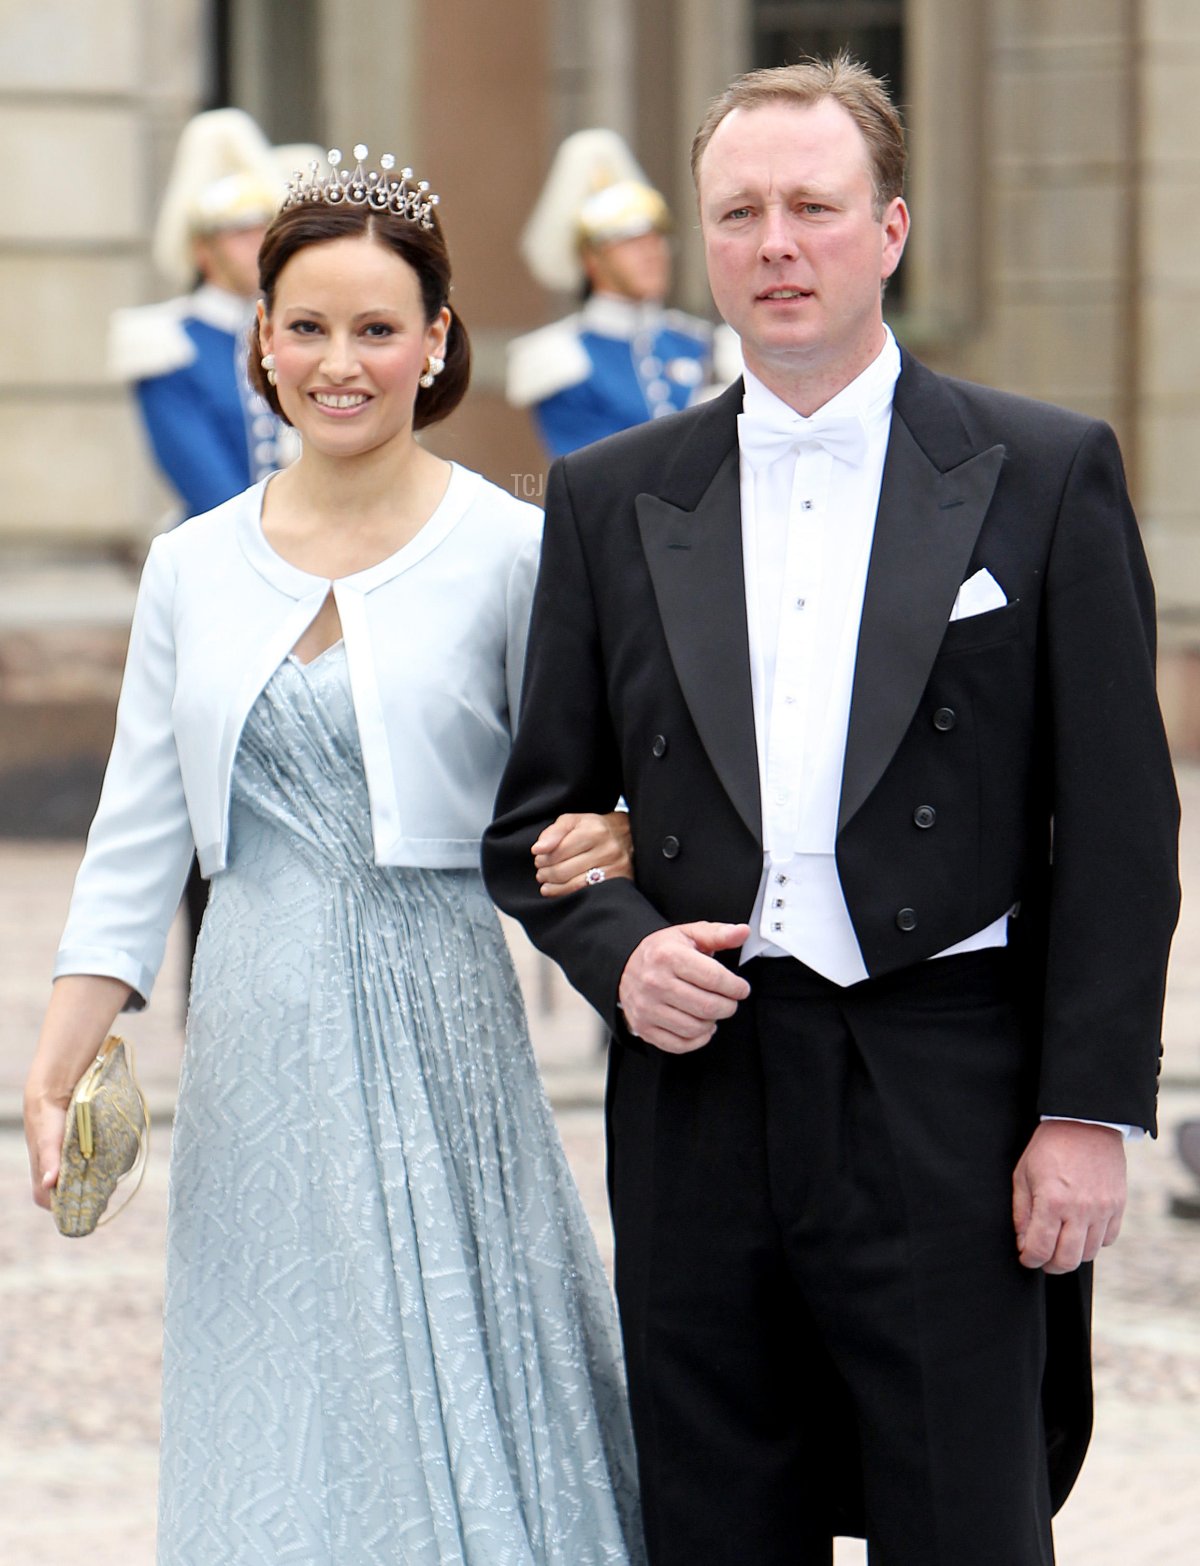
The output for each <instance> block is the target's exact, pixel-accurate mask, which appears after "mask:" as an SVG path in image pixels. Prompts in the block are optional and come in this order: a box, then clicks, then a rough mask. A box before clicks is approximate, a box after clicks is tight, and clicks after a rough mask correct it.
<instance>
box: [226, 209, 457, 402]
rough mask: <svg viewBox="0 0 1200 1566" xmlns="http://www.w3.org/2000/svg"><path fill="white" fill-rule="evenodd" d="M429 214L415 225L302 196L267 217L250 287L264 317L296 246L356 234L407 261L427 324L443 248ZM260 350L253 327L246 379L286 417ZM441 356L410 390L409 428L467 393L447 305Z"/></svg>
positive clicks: (435, 301) (442, 294)
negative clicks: (413, 392) (440, 363)
mask: <svg viewBox="0 0 1200 1566" xmlns="http://www.w3.org/2000/svg"><path fill="white" fill-rule="evenodd" d="M431 220H432V223H433V227H432V228H422V227H421V225H420V224H419V223H413V222H410V221H409V219H408V218H402V217H398V216H397V215H396V214H395V213H392V212H387V211H383V212H380V211H377V210H375V208H373V207H368V206H352V205H350V204H349V203H345V202H344V203H342V204H341V205H340V206H326V205H325V203H323V202H318V201H304V202H299V203H297V205H296V206H294V207H288V208H287V209H286V211H283V212H280V213H279V214H278V216H277V217H276V218H275V219H274V220H273V222H272V223H271V226H270V228H268V229H267V232H266V234H265V235H264V236H263V242H262V246H261V248H260V249H259V252H258V288H259V293H260V294H261V295H262V301H263V308H264V309H265V310H266V313H267V315H268V316H270V314H271V311H272V310H273V308H274V305H275V285H276V284H277V283H278V281H279V274H280V273H281V272H282V271H283V269H284V267H285V266H286V265H287V263H288V262H289V261H290V260H291V259H292V257H293V256H294V255H296V254H298V252H299V251H301V250H307V249H308V247H309V246H310V245H323V244H326V243H328V242H329V241H330V240H331V239H358V238H362V239H373V240H375V241H376V243H378V244H381V245H386V246H387V248H388V249H389V250H391V251H392V252H393V253H394V254H395V255H397V256H399V257H400V259H401V261H405V262H407V264H408V265H409V266H410V267H412V269H413V271H414V272H415V273H416V274H417V281H418V283H419V284H420V285H421V300H422V303H423V304H424V306H425V321H426V324H428V323H430V322H432V321H433V319H434V318H435V316H436V315H437V313H438V311H439V310H440V309H441V308H442V306H443V305H445V304H447V303H448V302H449V299H450V253H449V251H448V250H447V249H446V240H445V236H444V235H443V233H442V230H441V225H440V224H439V223H438V220H437V213H436V211H435V212H434V213H432V215H431ZM261 355H262V350H261V348H260V347H259V343H258V333H257V332H254V333H253V334H252V336H251V340H250V350H249V354H248V356H247V369H248V371H249V374H250V384H251V386H253V387H254V389H255V391H256V392H258V393H259V395H260V396H261V397H262V398H263V399H264V401H265V402H266V403H267V404H268V405H269V406H270V408H271V409H272V410H273V411H274V412H275V413H277V414H278V415H279V417H280V418H281V419H283V420H284V421H285V422H287V423H290V422H291V421H290V420H289V419H288V417H287V414H286V413H284V411H283V409H282V408H281V407H280V405H279V396H278V394H277V392H276V390H275V388H274V386H272V385H271V383H270V382H269V381H268V380H267V376H266V372H265V371H264V370H263V367H262V364H261V362H260V360H261ZM445 358H446V368H445V369H444V370H443V371H442V373H441V374H440V375H439V376H438V377H437V379H436V380H435V381H434V383H433V385H432V386H430V387H424V386H421V387H418V388H417V400H416V403H415V405H414V407H413V429H414V430H423V429H425V428H426V427H427V426H428V425H430V424H437V423H438V421H439V420H441V419H444V418H447V417H448V416H449V415H450V414H451V413H453V412H454V410H455V408H457V407H458V405H459V403H460V402H461V401H462V400H463V398H464V397H465V396H466V394H467V386H468V385H469V383H470V380H471V343H470V339H469V338H468V337H467V329H466V327H465V326H464V325H463V324H462V322H461V321H460V320H459V318H458V315H457V313H456V312H454V311H451V314H450V326H449V329H448V331H447V333H446V347H445Z"/></svg>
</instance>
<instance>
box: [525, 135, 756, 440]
mask: <svg viewBox="0 0 1200 1566" xmlns="http://www.w3.org/2000/svg"><path fill="white" fill-rule="evenodd" d="M670 229H671V214H670V212H669V211H668V209H667V204H666V202H665V201H664V200H663V198H662V196H661V195H660V194H659V192H658V191H657V190H655V189H654V188H653V186H651V185H650V184H649V182H648V181H647V179H646V176H645V174H644V173H643V172H642V170H641V169H640V167H639V166H638V164H637V162H636V161H635V159H634V157H633V154H632V153H631V152H630V150H629V148H628V147H627V146H626V144H625V142H624V141H623V140H622V139H621V137H620V136H618V135H617V134H616V132H615V131H610V130H583V131H577V132H576V133H575V134H574V135H573V136H568V137H567V139H566V141H564V142H563V144H562V146H561V147H560V148H559V149H558V152H557V154H556V156H555V159H554V163H553V165H552V166H551V169H550V174H549V176H548V178H547V180H546V184H545V187H544V189H543V190H542V194H541V196H540V197H539V199H538V202H537V205H536V207H535V208H534V211H533V214H532V216H531V217H530V219H529V222H528V223H527V224H526V226H525V231H524V233H523V234H522V236H521V253H522V255H523V256H524V258H525V261H526V262H527V264H528V266H529V269H530V271H531V272H532V273H533V275H534V277H535V278H536V279H537V281H538V282H539V283H541V284H542V285H543V287H545V288H548V289H551V290H554V291H556V292H562V293H575V294H577V295H581V296H582V304H581V307H580V309H579V310H577V311H576V312H575V313H574V314H572V315H569V316H567V317H566V318H565V319H564V320H561V321H556V322H554V323H553V324H552V325H550V326H544V327H541V328H539V329H538V330H537V331H534V332H529V333H527V334H526V335H525V336H523V337H518V338H517V339H516V340H515V341H513V342H512V343H510V344H509V350H508V381H507V395H508V400H509V402H510V403H511V404H512V405H513V406H514V407H518V408H529V409H530V410H531V411H532V414H533V419H534V423H535V424H536V426H537V429H538V433H539V434H540V436H541V438H542V441H543V443H544V445H545V446H546V449H547V451H548V452H549V453H550V455H551V456H554V457H558V456H562V455H564V454H565V453H566V452H569V451H575V450H576V449H577V448H578V447H580V446H586V445H588V444H590V442H592V441H595V440H600V439H602V438H603V437H604V436H606V435H613V434H615V433H616V432H617V431H618V430H625V429H630V428H631V427H632V426H633V425H635V424H643V423H645V422H646V421H647V420H648V419H654V418H659V417H661V416H662V415H663V414H667V413H675V412H677V411H678V410H679V409H681V408H685V407H687V406H688V405H689V404H690V403H693V402H696V401H699V400H701V399H702V397H703V396H704V395H705V394H706V393H707V392H708V391H710V390H712V389H715V387H719V386H722V385H724V384H726V383H727V382H728V381H730V380H732V379H733V378H734V377H735V376H736V375H738V373H739V372H740V368H741V360H740V355H739V353H738V349H737V339H736V338H735V337H734V336H733V334H732V333H731V332H729V331H728V329H727V328H719V329H717V330H716V331H714V328H713V327H712V326H711V325H710V324H709V323H708V322H707V321H704V320H701V319H700V318H699V317H698V316H694V315H687V314H685V313H684V312H683V311H682V310H669V309H667V308H666V307H665V305H664V300H665V299H666V298H667V295H668V294H669V292H670V288H671V252H670V246H669V243H668V240H667V235H668V233H669V232H670ZM714 383H715V386H714Z"/></svg>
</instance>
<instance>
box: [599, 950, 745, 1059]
mask: <svg viewBox="0 0 1200 1566" xmlns="http://www.w3.org/2000/svg"><path fill="white" fill-rule="evenodd" d="M749 939H750V926H749V925H748V924H712V923H710V922H708V921H707V920H701V921H699V922H697V923H696V924H673V925H671V926H670V927H669V928H668V929H665V930H656V931H655V932H654V934H653V935H648V936H647V937H646V939H645V940H644V941H642V942H641V943H640V944H639V945H638V946H637V947H635V949H634V952H633V955H632V956H631V957H630V959H629V961H628V962H627V963H626V964H625V972H624V973H623V974H622V975H621V987H620V991H619V994H618V999H619V1000H620V1003H621V1010H622V1011H623V1012H624V1014H625V1023H626V1026H627V1027H628V1028H629V1031H630V1032H631V1033H632V1034H633V1035H634V1037H635V1038H640V1039H645V1041H646V1043H647V1044H654V1045H656V1046H657V1047H658V1048H659V1049H662V1050H666V1051H667V1053H668V1054H671V1055H686V1054H688V1053H689V1051H691V1050H694V1049H700V1048H701V1046H702V1045H704V1044H707V1043H708V1041H709V1039H711V1038H712V1036H713V1034H714V1033H715V1032H716V1031H717V1023H718V1022H720V1021H721V1019H722V1018H724V1017H732V1016H733V1014H734V1012H735V1011H736V1010H737V1006H738V1002H739V1001H743V1000H745V999H746V996H747V995H749V993H750V986H749V985H748V984H747V983H746V981H745V979H742V978H739V977H738V975H737V974H736V973H730V971H729V969H728V968H725V967H723V966H722V965H721V964H720V963H719V962H717V961H716V959H715V958H714V957H713V956H712V953H713V952H724V951H731V950H732V949H733V948H735V947H738V946H742V945H744V944H745V942H746V941H748V940H749Z"/></svg>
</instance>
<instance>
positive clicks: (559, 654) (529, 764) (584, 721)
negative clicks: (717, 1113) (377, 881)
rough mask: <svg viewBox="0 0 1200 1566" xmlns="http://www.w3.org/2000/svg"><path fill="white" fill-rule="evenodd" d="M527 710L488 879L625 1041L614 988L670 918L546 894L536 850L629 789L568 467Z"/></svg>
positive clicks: (590, 894) (551, 532)
mask: <svg viewBox="0 0 1200 1566" xmlns="http://www.w3.org/2000/svg"><path fill="white" fill-rule="evenodd" d="M520 714H521V715H520V722H519V724H518V725H517V732H516V735H515V737H514V740H513V749H512V754H511V755H510V757H509V761H508V765H507V767H506V768H505V772H504V776H503V778H502V780H501V784H500V792H499V795H498V796H497V801H496V819H495V821H494V822H493V823H492V825H491V826H490V827H489V828H488V830H487V832H486V833H485V834H484V840H483V872H484V877H485V879H486V881H487V885H488V889H489V891H490V892H491V895H492V896H493V898H494V899H495V900H496V902H497V903H498V904H499V905H500V907H502V908H503V909H505V910H506V911H507V912H508V913H510V914H512V915H513V916H514V917H515V918H517V919H519V920H520V922H521V923H522V924H523V925H524V926H525V929H526V932H527V933H528V935H529V938H530V939H531V940H532V941H533V943H534V945H535V946H537V947H539V949H540V950H542V951H544V952H546V953H547V954H548V955H549V956H550V957H553V958H554V960H555V961H556V962H558V963H559V964H560V966H561V967H562V968H563V970H564V972H565V973H566V975H567V977H568V979H570V981H571V983H572V984H573V985H574V986H575V988H576V989H578V990H580V991H581V992H582V993H583V994H584V995H585V996H586V997H587V999H588V1000H589V1001H591V1003H592V1005H593V1006H595V1008H596V1009H597V1011H599V1012H600V1014H601V1016H602V1017H603V1018H604V1019H605V1021H606V1022H607V1023H608V1025H609V1027H610V1028H612V1029H613V1030H614V1031H615V1032H618V1033H621V1032H622V1031H623V1029H622V1025H621V1021H620V1014H619V1012H618V1011H617V989H618V985H619V984H620V979H621V974H622V972H623V971H624V968H625V964H626V962H627V961H628V960H629V956H630V954H631V953H632V951H633V950H634V948H635V947H636V946H637V945H638V943H639V942H640V941H641V940H642V939H643V938H644V937H645V936H646V935H649V934H650V933H651V931H653V930H658V929H662V928H664V927H665V926H666V925H667V923H668V921H667V920H666V919H664V918H663V917H662V915H661V914H659V913H658V912H657V910H656V909H655V908H654V907H653V906H652V905H651V904H650V903H649V902H648V901H647V899H646V898H645V896H644V895H643V894H642V893H641V892H640V891H638V889H637V887H636V886H635V884H634V883H633V882H632V881H629V880H614V881H606V882H605V883H604V884H603V885H601V886H591V887H587V888H585V889H584V890H583V891H581V892H576V893H573V894H572V895H570V896H568V897H559V898H544V897H542V896H541V894H540V892H539V889H538V883H537V880H536V877H535V873H534V865H533V857H532V855H531V853H530V849H531V846H532V844H533V843H534V841H535V840H536V839H537V837H538V834H539V833H540V832H541V831H542V829H543V828H544V827H545V826H547V825H549V823H550V822H551V821H553V820H554V819H555V818H556V817H557V816H559V815H561V814H563V813H564V812H567V811H589V810H590V811H597V812H600V813H603V812H605V811H609V810H612V809H613V808H614V807H615V806H616V804H617V801H618V799H619V798H620V797H621V794H622V792H623V790H622V779H621V767H620V758H619V753H618V745H617V737H616V735H615V733H614V730H613V725H612V721H611V718H610V715H609V707H608V701H607V696H606V686H605V670H604V660H603V650H602V646H601V638H600V631H599V626H598V622H597V613H596V604H595V601H594V597H593V590H592V583H591V580H590V577H589V573H588V568H587V561H586V558H585V555H584V550H583V546H582V543H581V540H580V536H579V531H578V527H577V524H576V518H575V513H574V508H573V505H572V501H571V496H570V492H569V487H568V483H567V479H566V475H565V471H564V467H563V464H562V463H561V462H558V463H555V465H554V466H553V467H552V468H551V470H550V479H549V484H548V487H547V503H546V522H545V529H544V532H543V541H542V554H541V566H540V569H539V571H538V578H537V586H536V589H535V591H534V599H533V615H532V621H531V624H530V630H529V648H528V654H527V657H526V661H525V682H524V687H523V690H522V695H521V709H520Z"/></svg>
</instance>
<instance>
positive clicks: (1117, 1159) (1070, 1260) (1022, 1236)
mask: <svg viewBox="0 0 1200 1566" xmlns="http://www.w3.org/2000/svg"><path fill="white" fill-rule="evenodd" d="M1124 1211H1125V1142H1124V1139H1123V1137H1122V1136H1121V1133H1120V1132H1119V1131H1113V1130H1110V1129H1109V1127H1107V1126H1092V1125H1086V1124H1084V1123H1082V1122H1080V1121H1077V1120H1043V1121H1042V1123H1041V1125H1040V1126H1038V1128H1037V1130H1036V1131H1035V1132H1034V1133H1033V1136H1032V1137H1031V1138H1030V1139H1029V1146H1028V1147H1027V1148H1026V1149H1025V1151H1024V1153H1022V1155H1021V1159H1020V1162H1019V1163H1018V1164H1017V1167H1016V1169H1015V1171H1014V1172H1013V1225H1014V1227H1015V1229H1016V1231H1017V1252H1018V1254H1019V1256H1020V1258H1021V1265H1022V1266H1023V1267H1042V1268H1044V1269H1045V1270H1046V1272H1050V1273H1060V1272H1074V1270H1075V1269H1076V1267H1078V1266H1079V1264H1080V1263H1081V1262H1088V1261H1092V1260H1094V1259H1095V1257H1096V1256H1097V1255H1098V1254H1099V1252H1100V1249H1101V1247H1102V1246H1105V1245H1111V1244H1112V1243H1113V1241H1114V1240H1115V1239H1116V1237H1117V1235H1118V1234H1119V1233H1120V1232H1121V1214H1122V1213H1123V1212H1124Z"/></svg>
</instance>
